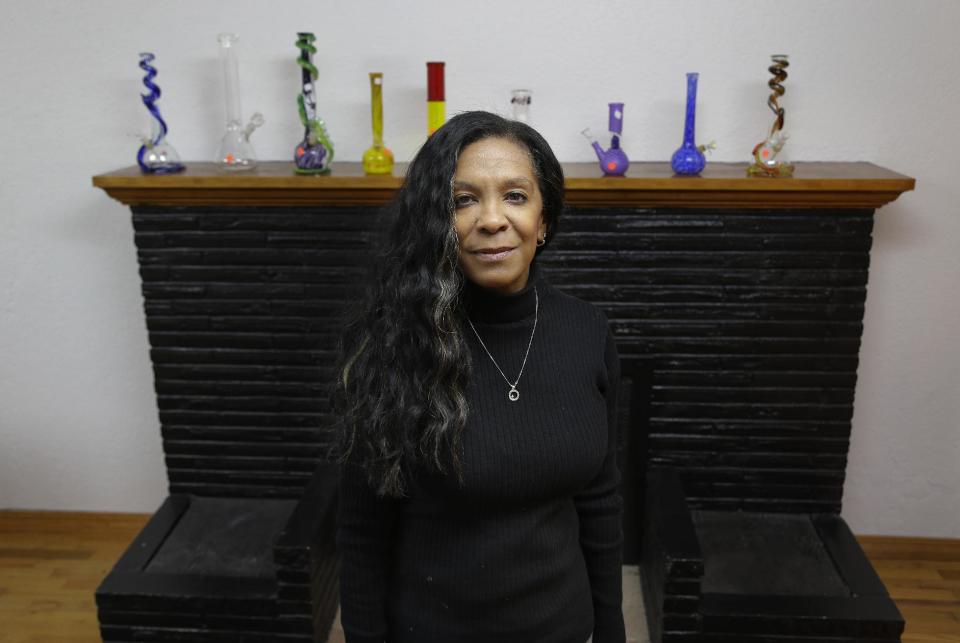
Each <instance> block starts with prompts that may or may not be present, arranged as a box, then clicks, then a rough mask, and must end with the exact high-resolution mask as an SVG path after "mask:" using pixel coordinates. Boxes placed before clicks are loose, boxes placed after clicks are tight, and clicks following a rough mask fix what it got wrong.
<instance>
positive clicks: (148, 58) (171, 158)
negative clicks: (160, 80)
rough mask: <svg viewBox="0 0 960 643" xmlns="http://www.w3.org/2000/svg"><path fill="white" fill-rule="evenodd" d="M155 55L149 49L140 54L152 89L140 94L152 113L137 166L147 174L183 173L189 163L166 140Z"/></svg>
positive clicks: (146, 81)
mask: <svg viewBox="0 0 960 643" xmlns="http://www.w3.org/2000/svg"><path fill="white" fill-rule="evenodd" d="M154 58H156V56H154V55H153V54H152V53H150V52H143V53H142V54H140V69H142V70H143V71H145V72H147V73H146V75H145V76H144V77H143V84H144V86H145V87H146V88H147V90H149V92H150V93H148V94H140V98H141V99H142V100H143V105H144V107H146V108H147V111H148V112H150V116H151V117H152V118H151V120H150V136H141V137H140V139H141V141H142V142H143V145H141V146H140V149H139V150H137V165H139V166H140V171H141V172H143V173H145V174H173V173H175V172H182V171H183V170H185V169H186V166H185V165H184V164H183V163H181V162H180V155H179V154H177V150H176V149H175V148H174V147H173V145H171V144H170V143H169V142H167V123H166V121H164V120H163V117H162V116H161V115H160V108H159V107H158V106H157V101H158V100H160V86H159V85H157V84H156V83H155V82H153V79H154V78H156V76H157V68H156V67H154V66H153V65H152V64H151V63H152V62H153V59H154Z"/></svg>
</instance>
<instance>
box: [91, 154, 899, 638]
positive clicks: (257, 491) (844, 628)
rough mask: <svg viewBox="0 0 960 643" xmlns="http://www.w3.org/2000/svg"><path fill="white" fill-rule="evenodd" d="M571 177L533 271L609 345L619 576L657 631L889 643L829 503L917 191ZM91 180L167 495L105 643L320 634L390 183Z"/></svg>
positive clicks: (801, 181) (867, 579)
mask: <svg viewBox="0 0 960 643" xmlns="http://www.w3.org/2000/svg"><path fill="white" fill-rule="evenodd" d="M565 167H566V170H567V174H568V181H567V186H568V195H569V201H570V208H569V211H568V212H567V213H566V214H565V216H564V217H563V218H562V220H561V224H560V227H559V230H558V233H557V235H556V236H555V237H554V238H553V240H552V245H551V248H550V249H549V251H547V252H545V253H544V254H543V255H541V257H540V259H539V261H540V262H541V266H542V269H543V274H544V275H545V276H546V277H547V278H548V279H549V280H550V281H551V282H552V283H553V284H555V285H556V286H557V287H558V288H560V289H561V290H564V291H566V292H569V293H571V294H574V295H576V296H578V297H580V298H583V299H586V300H589V301H592V302H594V303H595V304H597V305H598V306H600V307H601V308H603V309H604V310H605V312H606V313H607V316H608V317H609V319H610V321H611V324H612V326H613V329H614V334H615V336H616V337H617V341H618V347H619V351H620V355H621V361H622V371H623V377H622V380H621V383H620V386H621V395H620V399H621V400H622V402H621V404H620V409H619V418H618V421H619V423H620V431H621V435H622V445H621V468H622V470H623V473H624V481H623V495H624V499H625V509H626V515H625V520H624V532H625V559H626V562H627V563H629V564H640V565H641V576H642V578H643V590H644V599H645V603H646V608H647V615H648V620H649V622H650V631H651V636H652V639H653V640H655V641H661V640H662V641H684V642H694V641H697V642H700V641H703V642H708V641H709V642H717V643H721V642H723V643H734V642H740V641H744V642H753V641H778V642H780V643H790V642H793V641H797V642H800V641H830V642H831V643H839V642H841V641H844V642H846V641H865V642H867V641H871V642H874V643H876V642H879V641H899V640H900V633H901V631H902V629H903V621H902V618H901V617H900V614H899V612H898V611H897V610H896V607H895V606H894V605H893V603H892V601H890V599H889V597H888V596H887V593H886V590H885V588H884V587H883V585H882V583H880V581H879V579H878V578H877V577H876V574H875V573H874V572H873V569H872V568H871V566H870V564H869V562H868V561H867V560H866V558H865V557H864V556H863V552H862V551H860V549H859V546H858V545H857V544H856V541H855V539H854V538H853V536H852V534H851V533H850V531H849V529H848V528H847V526H846V524H845V523H844V521H843V520H842V519H841V518H840V517H839V513H840V509H841V500H842V492H843V482H844V476H845V469H846V461H847V452H848V448H849V438H850V420H851V417H852V412H853V401H854V387H855V384H856V375H857V365H858V353H859V348H860V337H861V334H862V330H863V311H864V301H865V297H866V288H867V281H868V267H869V261H870V247H871V231H872V227H873V217H874V210H875V209H876V208H877V207H879V206H881V205H883V204H884V203H886V202H889V201H891V200H893V199H894V198H896V197H897V195H898V194H899V193H900V192H902V191H904V190H909V189H912V187H913V180H912V179H909V178H908V177H904V176H902V175H899V174H896V173H894V172H890V171H888V170H883V169H882V168H878V167H876V166H872V165H870V164H862V163H850V164H846V163H844V164H800V166H799V168H798V172H797V176H796V177H795V178H793V179H788V180H782V181H770V180H764V179H748V178H746V177H745V176H744V174H743V172H742V167H741V164H729V165H726V164H714V165H712V166H711V169H710V170H708V172H706V173H705V174H704V176H703V177H702V178H697V179H674V178H671V177H670V176H669V173H668V170H667V169H666V168H665V164H637V170H636V173H634V172H633V171H631V176H630V177H626V178H622V179H619V180H618V179H609V178H607V179H601V178H599V177H596V176H595V174H596V171H595V167H594V165H593V164H582V165H581V164H570V165H567V166H565ZM714 168H715V169H714ZM94 183H95V185H97V186H99V187H102V188H103V189H105V190H106V191H107V192H108V193H109V194H110V195H111V196H113V197H114V198H117V199H118V200H120V201H122V202H124V203H126V204H128V205H129V206H130V208H131V211H132V217H133V218H132V221H133V230H134V241H135V243H136V247H137V256H138V261H139V266H140V277H141V279H142V282H143V296H144V310H145V313H146V325H147V330H148V333H149V342H150V356H151V361H152V364H153V370H154V378H155V387H156V392H157V405H158V410H159V419H160V430H161V433H162V436H163V447H164V454H165V462H166V467H167V472H168V479H169V493H170V496H169V497H168V499H167V501H166V502H165V503H164V504H163V506H162V507H161V508H160V509H159V510H158V512H157V513H156V514H155V515H154V517H153V518H152V519H151V521H150V523H149V524H148V526H147V527H146V529H145V530H144V532H143V533H141V534H140V536H138V538H137V539H136V541H135V542H134V543H131V546H130V548H129V549H128V551H127V553H126V554H125V555H124V556H123V558H121V560H120V561H118V563H117V565H116V567H115V568H114V570H113V571H112V572H111V573H110V575H108V577H107V578H106V579H105V580H104V582H103V584H102V585H101V587H100V588H99V589H98V590H97V604H98V611H99V616H100V623H101V632H102V635H103V638H104V640H106V641H121V640H153V641H184V640H210V641H221V640H222V641H235V640H241V639H240V638H237V637H238V636H240V635H248V634H250V633H254V634H255V636H256V639H255V640H258V641H261V640H270V641H324V640H326V636H327V631H328V630H329V627H330V623H331V621H332V619H333V615H334V613H335V610H336V605H337V597H336V579H337V565H338V560H337V556H336V552H335V550H334V547H333V542H332V527H333V515H334V509H335V497H336V489H337V481H336V477H335V475H334V474H333V472H332V470H331V468H330V467H329V466H327V465H326V463H324V462H323V461H322V458H321V455H320V454H321V453H322V450H323V446H324V444H325V438H324V431H323V427H324V425H325V423H326V421H327V417H326V415H325V413H326V409H327V407H326V400H325V399H323V385H324V383H325V382H326V381H327V378H329V377H330V375H331V371H330V366H331V364H332V359H333V351H334V349H335V345H336V344H335V342H336V334H337V328H336V323H337V315H338V313H339V311H340V309H341V306H342V304H343V303H344V302H345V301H347V300H348V299H349V298H350V297H351V296H352V294H353V293H354V289H355V288H356V284H357V283H358V282H359V279H360V278H361V277H362V275H363V271H364V267H365V264H366V258H367V257H368V252H369V249H370V244H371V242H372V239H373V238H374V236H375V230H376V228H377V226H378V208H377V207H376V206H377V204H380V203H383V202H384V201H385V200H386V199H387V198H389V196H390V194H392V191H393V190H395V189H396V187H397V185H398V184H399V179H397V178H395V177H381V178H375V177H363V176H361V175H359V171H358V168H356V167H355V166H353V165H350V164H343V165H342V166H340V167H339V168H337V170H336V171H335V172H334V174H333V175H332V176H330V177H322V178H318V177H294V176H291V175H290V171H289V167H288V164H285V163H275V164H264V166H263V167H262V168H261V169H260V170H258V173H257V174H254V175H247V176H235V175H231V176H224V175H219V174H217V173H216V172H215V171H213V170H212V169H211V168H210V167H208V166H207V165H206V164H196V165H191V167H190V168H188V171H187V173H185V174H182V175H170V176H150V177H145V176H140V175H139V173H137V172H136V171H135V169H134V168H128V169H126V170H121V171H118V172H114V173H110V174H105V175H101V176H98V177H95V179H94ZM178 637H180V638H178ZM191 637H193V638H191ZM250 640H254V639H253V638H251V639H250Z"/></svg>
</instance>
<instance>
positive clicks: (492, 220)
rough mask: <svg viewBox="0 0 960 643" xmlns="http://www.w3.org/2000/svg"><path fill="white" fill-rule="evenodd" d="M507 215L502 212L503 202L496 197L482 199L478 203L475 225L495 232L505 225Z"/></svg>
mask: <svg viewBox="0 0 960 643" xmlns="http://www.w3.org/2000/svg"><path fill="white" fill-rule="evenodd" d="M507 222H508V220H507V217H506V216H505V215H504V213H503V204H502V203H500V201H499V200H497V199H492V200H487V201H483V202H481V204H480V219H479V221H477V227H479V228H482V229H484V230H487V231H489V232H496V231H497V230H500V229H502V228H504V227H506V226H507Z"/></svg>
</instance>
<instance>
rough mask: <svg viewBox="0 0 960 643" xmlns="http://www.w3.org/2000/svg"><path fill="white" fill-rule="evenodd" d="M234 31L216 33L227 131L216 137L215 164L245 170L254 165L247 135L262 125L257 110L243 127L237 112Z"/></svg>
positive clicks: (238, 78) (237, 72) (255, 156)
mask: <svg viewBox="0 0 960 643" xmlns="http://www.w3.org/2000/svg"><path fill="white" fill-rule="evenodd" d="M238 40H239V36H237V34H235V33H222V34H220V35H218V36H217V41H218V42H219V43H220V62H221V66H222V68H223V81H224V94H225V96H226V100H227V131H226V132H224V134H223V138H222V139H221V140H220V149H219V151H218V153H217V159H216V162H217V164H218V165H219V166H220V167H221V168H223V169H224V170H230V171H237V170H249V169H252V168H254V167H256V165H257V155H256V153H255V152H254V151H253V145H252V144H251V143H250V135H251V134H253V131H254V130H255V129H257V128H258V127H260V126H261V125H263V123H264V119H263V115H262V114H261V113H260V112H256V113H255V114H254V115H253V116H251V117H250V122H249V123H247V125H246V127H244V126H243V124H242V123H241V120H240V119H241V116H240V69H239V63H238V62H237V41H238Z"/></svg>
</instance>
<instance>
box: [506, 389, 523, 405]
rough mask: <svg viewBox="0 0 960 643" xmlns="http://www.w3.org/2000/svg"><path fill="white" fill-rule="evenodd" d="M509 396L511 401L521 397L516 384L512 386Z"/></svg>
mask: <svg viewBox="0 0 960 643" xmlns="http://www.w3.org/2000/svg"><path fill="white" fill-rule="evenodd" d="M507 397H509V398H510V401H511V402H516V401H517V400H518V399H520V391H518V390H517V388H516V387H515V386H511V387H510V392H509V393H508V394H507Z"/></svg>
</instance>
